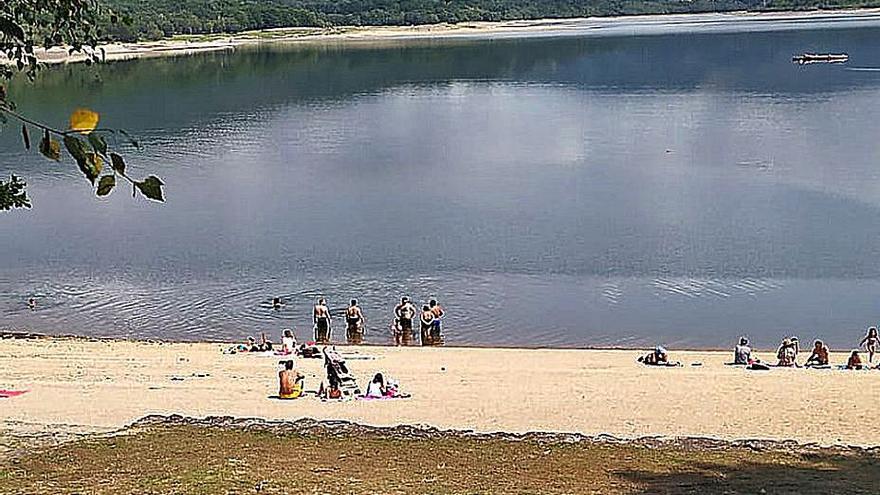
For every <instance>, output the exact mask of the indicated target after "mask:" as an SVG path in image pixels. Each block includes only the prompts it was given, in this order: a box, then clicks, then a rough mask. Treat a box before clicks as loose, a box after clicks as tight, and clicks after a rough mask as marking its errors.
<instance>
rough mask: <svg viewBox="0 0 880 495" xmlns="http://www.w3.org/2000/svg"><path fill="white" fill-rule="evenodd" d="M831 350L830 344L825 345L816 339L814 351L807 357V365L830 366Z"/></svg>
mask: <svg viewBox="0 0 880 495" xmlns="http://www.w3.org/2000/svg"><path fill="white" fill-rule="evenodd" d="M830 352H831V351H830V350H829V349H828V346H827V345H825V343H823V342H822V341H821V340H816V341H815V342H813V352H812V353H810V357H808V358H807V362H806V364H805V366H807V367H811V366H828V363H829V358H828V354H829V353H830Z"/></svg>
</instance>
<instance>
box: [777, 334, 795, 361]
mask: <svg viewBox="0 0 880 495" xmlns="http://www.w3.org/2000/svg"><path fill="white" fill-rule="evenodd" d="M798 352H800V347H799V345H798V339H797V337H786V338H784V339H782V344H780V345H779V349H777V350H776V359H778V360H779V362H777V363H776V366H786V367H789V366H795V367H796V366H797V355H798Z"/></svg>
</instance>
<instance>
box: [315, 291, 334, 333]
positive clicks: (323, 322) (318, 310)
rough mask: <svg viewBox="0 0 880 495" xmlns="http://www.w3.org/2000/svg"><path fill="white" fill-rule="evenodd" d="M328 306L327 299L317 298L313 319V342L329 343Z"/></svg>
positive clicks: (329, 320)
mask: <svg viewBox="0 0 880 495" xmlns="http://www.w3.org/2000/svg"><path fill="white" fill-rule="evenodd" d="M331 320H332V319H331V318H330V308H328V307H327V300H326V299H324V298H323V297H322V298H319V299H318V302H317V303H315V309H314V321H315V342H317V343H318V344H328V343H330V332H331V328H330V323H331Z"/></svg>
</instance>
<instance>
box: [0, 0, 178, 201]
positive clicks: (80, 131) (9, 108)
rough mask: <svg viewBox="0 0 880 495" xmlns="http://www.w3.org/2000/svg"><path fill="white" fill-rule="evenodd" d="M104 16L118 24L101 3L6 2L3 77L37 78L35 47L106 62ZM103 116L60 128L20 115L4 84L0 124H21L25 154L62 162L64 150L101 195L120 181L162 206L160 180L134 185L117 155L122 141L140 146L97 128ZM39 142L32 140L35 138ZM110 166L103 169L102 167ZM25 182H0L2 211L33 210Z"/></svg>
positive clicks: (80, 115) (0, 40) (0, 9)
mask: <svg viewBox="0 0 880 495" xmlns="http://www.w3.org/2000/svg"><path fill="white" fill-rule="evenodd" d="M104 16H106V17H107V18H109V19H110V21H111V22H113V23H116V22H117V19H116V16H115V15H114V14H113V13H112V12H108V11H105V10H103V9H102V8H101V7H100V5H99V4H98V2H97V0H3V2H2V3H0V51H2V52H3V53H4V54H5V55H6V58H7V61H6V62H7V63H5V64H3V65H0V78H2V80H9V79H11V78H12V77H14V76H15V74H16V73H18V72H23V73H26V74H27V75H28V76H29V77H31V78H33V76H34V74H35V73H36V71H37V70H38V69H39V68H40V63H39V60H38V59H37V56H36V51H35V48H36V47H43V48H45V49H49V48H52V47H57V46H63V47H67V48H68V49H69V50H70V53H82V54H84V55H85V57H86V63H89V64H91V63H94V62H99V61H102V60H103V57H104V53H103V50H101V49H100V48H98V42H99V41H100V39H101V35H102V33H101V29H100V28H99V26H100V23H101V20H102V19H103V17H104ZM99 120H100V116H99V115H98V114H97V113H96V112H93V111H91V110H88V109H78V110H76V111H74V112H73V114H71V115H70V118H69V122H68V125H67V126H66V127H65V128H58V127H57V126H52V125H49V124H46V123H43V122H38V121H36V120H34V119H31V118H29V117H28V116H27V115H25V114H24V113H22V112H20V111H19V110H18V109H17V108H16V106H15V103H14V102H13V101H12V100H11V99H10V98H9V95H7V92H6V88H5V86H3V85H2V84H0V121H2V122H0V123H3V124H7V125H9V124H10V122H11V121H16V122H17V123H18V124H21V138H22V142H23V145H24V147H25V148H26V149H28V150H31V149H34V150H35V151H38V152H39V153H41V154H42V155H43V156H45V157H46V158H48V159H50V160H56V161H60V160H62V159H64V154H63V153H62V146H63V148H64V150H66V151H67V155H69V157H70V158H72V159H73V161H74V162H75V163H76V164H77V167H78V168H79V170H80V171H81V172H82V174H83V175H84V176H85V177H86V179H88V180H89V182H90V183H91V184H92V186H93V187H94V188H95V193H96V194H97V195H98V196H106V195H107V194H110V192H111V191H112V190H113V188H114V187H115V186H116V181H117V178H121V179H123V180H125V181H128V182H129V183H130V184H131V185H132V189H133V191H134V193H135V194H136V193H138V192H139V193H141V194H142V195H143V196H145V197H147V198H149V199H152V200H156V201H164V197H163V193H162V186H163V185H164V184H163V183H162V181H161V180H160V179H159V178H158V177H155V176H149V177H147V178H146V179H143V180H134V179H132V178H131V177H129V175H128V173H127V172H126V166H125V159H124V158H123V157H122V155H120V154H119V153H117V152H115V151H114V146H115V145H116V143H118V142H119V140H120V139H124V140H125V141H127V142H129V143H132V144H134V145H135V146H137V142H136V141H134V140H133V139H131V137H130V136H129V135H128V134H127V133H126V132H125V131H124V130H118V129H102V128H99V127H98V122H99ZM32 134H33V135H34V138H35V139H31V135H32ZM105 163H106V164H108V165H109V166H108V167H104V164H105ZM30 206H31V204H30V199H29V198H28V196H27V191H26V190H25V182H24V180H23V179H21V178H20V177H18V176H16V175H15V174H11V176H10V178H9V180H6V179H5V176H4V177H2V178H0V211H6V210H10V209H13V208H29V207H30Z"/></svg>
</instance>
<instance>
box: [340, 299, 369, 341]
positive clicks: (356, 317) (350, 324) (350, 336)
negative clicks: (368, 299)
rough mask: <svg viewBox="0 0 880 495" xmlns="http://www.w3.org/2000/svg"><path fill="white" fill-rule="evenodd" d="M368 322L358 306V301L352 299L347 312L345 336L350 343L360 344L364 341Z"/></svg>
mask: <svg viewBox="0 0 880 495" xmlns="http://www.w3.org/2000/svg"><path fill="white" fill-rule="evenodd" d="M366 321H367V320H366V318H364V313H363V311H361V308H360V307H359V306H358V302H357V299H352V300H351V304H349V306H348V309H346V310H345V324H346V332H345V334H346V338H347V340H348V342H349V343H351V344H359V343H360V342H361V341H362V340H363V338H364V327H365V325H366Z"/></svg>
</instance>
